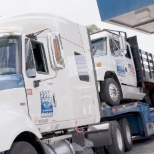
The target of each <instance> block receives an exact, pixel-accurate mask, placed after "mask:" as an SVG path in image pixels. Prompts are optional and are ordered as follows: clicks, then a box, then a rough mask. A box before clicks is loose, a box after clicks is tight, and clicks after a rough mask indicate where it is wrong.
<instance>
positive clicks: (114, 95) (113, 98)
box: [100, 78, 121, 106]
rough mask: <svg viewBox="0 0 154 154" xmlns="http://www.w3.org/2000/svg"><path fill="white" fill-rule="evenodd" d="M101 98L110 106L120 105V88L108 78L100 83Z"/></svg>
mask: <svg viewBox="0 0 154 154" xmlns="http://www.w3.org/2000/svg"><path fill="white" fill-rule="evenodd" d="M100 98H101V101H102V102H106V103H107V104H108V105H110V106H116V105H119V104H120V99H121V96H120V88H119V86H118V84H117V83H116V81H115V80H114V79H112V78H108V79H105V80H104V82H101V83H100Z"/></svg>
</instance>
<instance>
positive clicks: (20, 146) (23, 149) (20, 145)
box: [7, 142, 38, 154]
mask: <svg viewBox="0 0 154 154" xmlns="http://www.w3.org/2000/svg"><path fill="white" fill-rule="evenodd" d="M7 154H38V153H37V152H36V150H35V149H34V147H33V146H32V145H31V144H29V143H27V142H15V143H13V145H12V147H11V149H10V150H9V151H8V152H7Z"/></svg>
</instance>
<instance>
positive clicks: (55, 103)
mask: <svg viewBox="0 0 154 154" xmlns="http://www.w3.org/2000/svg"><path fill="white" fill-rule="evenodd" d="M53 105H54V107H56V106H57V101H56V96H55V94H53Z"/></svg>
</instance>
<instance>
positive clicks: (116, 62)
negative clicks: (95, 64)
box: [109, 38, 129, 85]
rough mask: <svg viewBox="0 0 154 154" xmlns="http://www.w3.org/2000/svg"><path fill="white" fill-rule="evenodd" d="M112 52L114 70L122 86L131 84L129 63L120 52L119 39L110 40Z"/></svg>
mask: <svg viewBox="0 0 154 154" xmlns="http://www.w3.org/2000/svg"><path fill="white" fill-rule="evenodd" d="M109 44H110V51H111V60H112V64H113V68H114V70H115V72H116V74H117V76H118V79H119V81H120V82H121V83H122V84H127V85H128V84H129V76H128V72H127V62H126V61H125V60H126V59H125V55H124V54H122V53H121V52H120V42H119V40H118V39H114V38H110V39H109Z"/></svg>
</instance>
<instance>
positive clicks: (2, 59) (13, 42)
mask: <svg viewBox="0 0 154 154" xmlns="http://www.w3.org/2000/svg"><path fill="white" fill-rule="evenodd" d="M20 67H21V66H20ZM18 70H19V38H18V37H16V36H9V37H0V75H8V74H16V73H17V72H18Z"/></svg>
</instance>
